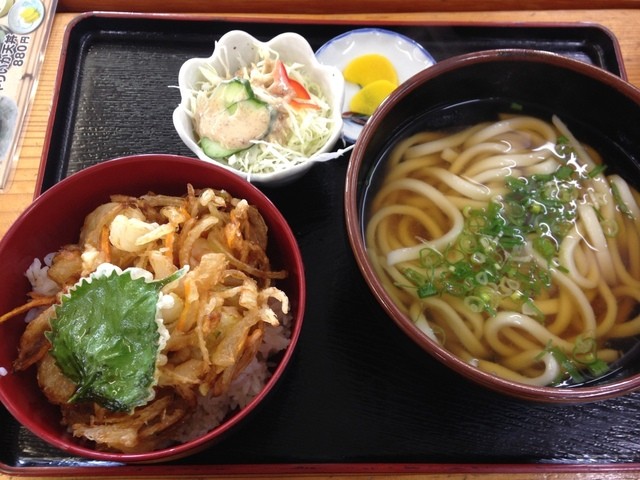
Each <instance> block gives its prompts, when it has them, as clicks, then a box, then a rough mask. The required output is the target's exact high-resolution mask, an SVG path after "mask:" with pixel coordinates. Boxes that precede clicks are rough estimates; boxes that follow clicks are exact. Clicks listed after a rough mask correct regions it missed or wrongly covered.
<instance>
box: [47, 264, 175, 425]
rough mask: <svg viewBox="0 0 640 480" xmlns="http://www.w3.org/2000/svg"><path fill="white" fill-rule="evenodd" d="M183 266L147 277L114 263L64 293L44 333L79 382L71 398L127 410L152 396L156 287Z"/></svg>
mask: <svg viewBox="0 0 640 480" xmlns="http://www.w3.org/2000/svg"><path fill="white" fill-rule="evenodd" d="M185 271H186V268H183V269H181V270H178V271H177V272H175V273H174V274H172V275H170V276H168V277H166V278H164V279H162V280H157V281H150V282H149V281H147V280H145V278H143V277H139V278H135V279H134V278H132V275H131V270H129V269H127V270H124V271H121V270H120V269H117V270H113V271H112V272H111V273H109V274H106V275H92V276H91V277H90V278H89V279H88V280H87V279H83V280H81V281H80V282H79V283H78V284H76V286H75V287H74V288H73V289H71V290H70V291H69V294H68V295H65V296H63V297H62V301H61V303H60V305H58V306H57V307H56V316H55V319H53V320H52V321H51V332H49V334H48V335H47V338H48V339H49V341H50V342H51V345H52V349H51V354H52V355H53V357H54V358H55V359H56V362H57V364H58V366H59V367H60V369H61V370H62V372H63V373H64V374H65V375H66V376H67V377H68V378H69V379H71V380H72V381H73V382H74V383H76V385H77V390H76V392H75V393H74V395H73V396H72V397H71V399H70V400H69V403H75V402H83V401H94V402H96V403H98V404H99V405H101V406H102V407H104V408H107V409H108V410H111V411H115V412H128V411H131V410H133V409H134V408H135V407H137V406H140V405H144V404H146V403H147V402H148V401H149V400H150V399H151V398H153V386H154V384H155V381H156V380H155V369H156V359H157V356H158V353H159V350H160V331H159V324H158V321H157V320H156V308H157V302H158V299H159V295H160V290H161V289H162V287H163V286H165V285H167V284H168V283H170V282H172V281H174V280H176V279H178V278H180V277H181V276H182V275H183V274H184V273H185Z"/></svg>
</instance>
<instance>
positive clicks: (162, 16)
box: [33, 11, 627, 199]
mask: <svg viewBox="0 0 640 480" xmlns="http://www.w3.org/2000/svg"><path fill="white" fill-rule="evenodd" d="M90 18H108V19H127V20H131V19H139V20H162V21H193V22H204V21H220V22H232V21H233V22H235V23H242V22H246V23H249V24H251V23H254V24H255V23H283V22H286V23H292V24H299V25H354V26H360V27H364V26H371V25H376V26H379V27H384V26H422V27H426V28H428V27H476V28H514V27H522V28H524V27H526V28H540V29H543V28H547V29H557V30H562V29H567V28H577V29H585V30H586V29H595V30H599V31H601V32H602V33H603V34H604V35H605V36H606V37H608V38H609V40H610V41H611V44H612V46H613V50H614V56H615V59H616V63H617V65H618V68H619V70H620V73H619V76H620V78H622V79H623V80H625V81H626V80H627V73H626V69H625V66H624V60H623V57H622V51H621V48H620V43H619V41H618V38H617V37H616V35H615V34H614V33H613V31H611V30H610V29H609V28H608V27H606V26H604V25H602V24H600V23H598V22H591V21H580V22H564V21H563V22H557V23H556V22H548V21H546V22H503V21H500V22H497V21H478V22H475V21H474V22H470V21H455V22H450V21H424V20H408V19H402V20H399V19H390V18H380V19H371V18H367V19H364V18H363V19H359V18H317V17H310V16H308V15H306V16H305V15H300V16H297V15H291V16H288V17H286V18H280V17H274V16H259V15H246V14H240V15H236V14H227V15H225V14H206V13H202V14H192V13H184V14H173V13H145V12H142V13H136V12H112V11H89V12H84V13H81V14H79V15H77V16H75V17H74V18H73V19H72V20H71V21H70V22H69V23H68V24H67V26H66V28H65V32H64V36H63V39H62V48H61V53H60V60H59V63H58V70H57V72H56V79H55V83H54V94H53V98H52V101H51V112H50V114H49V120H48V122H47V128H46V134H45V139H44V147H43V150H42V155H41V157H40V165H39V167H38V173H37V177H36V183H35V189H34V193H33V198H34V199H35V198H36V197H38V196H39V195H40V194H41V193H42V191H43V190H42V188H43V186H44V180H45V173H46V163H47V158H48V157H49V151H50V146H51V139H52V135H53V127H54V121H55V118H56V113H57V108H58V105H59V97H60V85H61V83H62V79H63V73H64V66H65V63H66V59H67V49H68V47H69V43H70V39H71V35H72V33H73V30H74V28H76V27H77V26H78V25H79V24H80V23H82V22H83V21H86V20H88V19H90Z"/></svg>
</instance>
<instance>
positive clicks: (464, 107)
mask: <svg viewBox="0 0 640 480" xmlns="http://www.w3.org/2000/svg"><path fill="white" fill-rule="evenodd" d="M498 113H524V114H530V115H534V116H538V117H541V118H543V119H547V120H549V119H550V118H551V115H557V116H558V117H560V118H561V119H562V120H563V121H564V122H565V123H567V124H568V125H569V126H570V128H571V129H572V131H573V133H574V134H575V135H576V137H578V138H579V139H581V140H582V141H586V142H587V143H589V144H590V145H592V146H593V147H594V148H595V149H596V150H598V151H599V153H600V154H601V155H602V156H603V158H605V161H606V163H607V164H608V167H607V168H608V169H607V172H608V173H609V172H610V173H613V172H615V173H618V174H620V175H621V176H623V177H624V178H625V179H626V180H627V182H629V183H630V184H631V185H632V186H634V187H635V188H636V189H637V188H638V186H639V185H640V170H639V168H640V91H639V90H638V89H636V88H635V87H634V86H632V85H630V84H628V83H627V82H625V81H624V80H622V79H621V78H619V77H616V76H614V75H612V74H610V73H607V72H606V71H604V70H601V69H599V68H597V67H594V66H591V65H588V64H586V63H582V62H580V61H576V60H570V59H567V58H564V57H562V56H560V55H556V54H551V53H545V52H539V51H526V50H496V51H486V52H479V53H474V54H468V55H463V56H460V57H455V58H452V59H448V60H445V61H443V62H440V63H438V64H436V65H434V66H432V67H430V68H428V69H426V70H424V71H422V72H421V73H418V74H417V75H415V76H414V77H412V78H411V79H410V80H409V81H407V82H405V83H404V84H403V85H401V86H400V88H399V89H398V90H397V91H396V92H394V93H393V94H392V95H391V96H390V97H389V98H388V99H387V100H386V101H385V102H384V103H383V104H382V106H381V107H380V108H379V109H378V110H377V111H376V113H374V115H373V117H372V118H371V119H370V121H369V122H368V123H367V125H366V126H365V128H364V130H363V132H362V134H361V136H360V138H359V140H358V142H357V143H356V146H355V149H354V151H353V154H352V156H351V160H350V164H349V168H348V172H347V186H346V192H345V212H346V221H347V229H348V234H349V239H350V242H351V246H352V249H353V252H354V255H355V257H356V261H357V263H358V266H359V268H360V270H361V272H362V274H363V276H364V277H365V279H366V281H367V283H368V284H369V286H370V288H371V291H372V292H373V294H374V296H375V297H376V299H377V300H378V301H379V303H380V304H381V305H382V306H383V308H384V309H385V310H386V312H387V313H388V315H389V316H390V317H391V319H393V321H395V322H396V323H397V325H398V326H399V327H400V328H401V329H402V330H403V331H404V332H405V333H406V334H407V335H408V337H409V338H410V339H411V340H413V341H414V342H416V343H417V344H418V345H420V346H421V347H422V348H423V349H424V350H425V351H427V352H428V353H429V354H431V355H433V356H434V357H436V358H437V359H438V360H440V361H441V362H442V363H444V364H445V365H447V366H449V367H450V368H451V369H452V370H454V371H456V372H457V373H459V374H462V375H464V376H466V377H467V378H469V379H471V380H472V381H475V382H477V383H480V384H482V385H484V386H486V387H489V388H492V389H494V390H497V391H500V392H503V393H507V394H510V395H514V396H516V397H520V398H525V399H532V400H537V401H544V402H567V403H570V402H581V401H593V400H597V399H603V398H608V397H612V396H616V395H620V394H624V393H628V392H630V391H632V390H635V389H637V388H640V373H639V372H640V362H638V361H633V360H634V358H635V357H633V358H631V359H630V358H629V357H625V358H624V361H623V362H622V363H621V364H620V365H621V368H620V369H619V370H616V373H615V374H612V375H610V376H609V377H607V378H603V379H602V380H601V381H597V382H594V383H591V384H589V385H586V386H582V387H576V388H554V387H531V386H526V385H523V384H519V383H515V382H510V381H506V380H502V379H500V378H498V377H496V376H493V375H490V374H487V373H484V372H482V371H480V370H479V369H477V368H475V367H472V366H471V365H469V364H467V363H465V362H463V361H461V360H460V359H459V358H457V357H456V356H454V355H452V354H451V353H450V352H448V351H447V350H445V349H443V348H441V347H440V346H438V345H437V344H436V343H435V342H433V341H431V340H430V339H428V338H427V337H426V336H425V335H424V334H422V333H421V332H420V331H419V330H418V329H417V328H416V327H415V326H414V325H413V323H412V322H411V320H410V319H409V318H408V317H407V316H406V315H404V314H403V313H402V312H401V311H400V309H399V308H398V307H397V306H396V305H395V304H394V302H393V301H392V300H391V297H390V296H389V295H388V293H387V292H386V291H385V289H384V288H383V286H382V285H381V282H380V281H379V279H378V278H377V276H376V274H375V273H374V270H373V268H372V266H371V265H370V263H369V258H368V255H367V252H366V245H365V244H364V240H363V229H364V225H365V223H366V220H367V218H368V215H369V213H368V211H367V202H368V199H369V198H370V196H371V195H373V193H374V192H375V190H376V186H377V184H378V182H379V181H380V177H381V172H383V171H384V168H385V161H386V160H387V158H388V155H389V152H390V150H391V149H392V148H393V147H394V146H395V145H396V144H397V143H398V142H399V141H401V140H402V139H404V138H406V137H408V136H409V135H411V134H412V133H415V132H418V131H422V130H441V129H447V128H457V127H461V126H465V125H472V124H475V123H478V122H480V121H486V120H496V119H497V114H498ZM639 349H640V347H639V348H635V349H633V348H631V351H630V353H629V356H634V355H636V351H637V350H639Z"/></svg>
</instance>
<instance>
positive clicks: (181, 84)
mask: <svg viewBox="0 0 640 480" xmlns="http://www.w3.org/2000/svg"><path fill="white" fill-rule="evenodd" d="M240 42H242V43H244V42H250V43H253V44H255V45H259V46H263V47H268V48H272V47H273V45H281V44H284V45H287V44H288V45H295V46H296V48H295V49H294V50H296V51H297V52H296V53H297V55H298V56H304V57H305V58H306V62H305V68H306V69H309V70H310V71H313V72H318V75H321V76H323V77H325V78H326V81H327V83H328V84H329V85H330V90H331V92H332V94H333V95H331V101H330V104H331V108H332V110H331V116H330V118H331V119H332V120H333V122H334V128H333V131H332V132H331V135H330V136H329V138H328V139H327V141H326V142H325V144H324V145H323V146H322V147H321V148H320V149H319V150H318V151H317V152H316V153H314V154H313V155H311V156H310V157H308V158H307V159H306V160H305V161H303V162H301V163H298V164H296V165H293V166H291V167H288V168H286V169H284V170H280V171H277V172H271V173H248V172H244V171H242V170H238V169H236V168H234V167H232V166H230V165H226V164H225V163H223V162H221V161H219V160H218V159H215V158H211V157H209V156H207V155H206V154H205V153H204V151H203V150H202V149H201V148H200V147H199V146H198V145H197V142H195V137H194V136H193V134H192V133H191V130H192V128H191V129H189V128H187V125H189V126H191V119H190V118H189V115H188V114H187V109H186V107H187V104H188V102H189V99H190V94H189V88H188V85H187V81H188V79H187V78H186V76H187V72H188V71H190V69H192V68H194V66H199V65H205V64H212V63H215V62H217V61H218V59H219V58H220V55H222V54H223V53H224V52H223V51H222V49H221V48H220V47H221V46H224V45H225V44H227V43H229V44H231V45H233V44H235V43H240ZM292 51H293V50H292ZM178 89H179V91H180V103H179V104H178V105H177V106H176V108H175V109H174V110H173V114H172V121H173V125H174V128H175V129H176V132H177V133H178V136H179V137H180V139H181V140H182V142H183V143H184V144H185V145H186V146H187V148H189V150H191V151H192V152H193V153H194V154H195V155H196V156H197V157H198V158H199V159H200V160H201V161H204V162H208V163H213V164H214V165H218V166H220V167H221V168H224V169H225V170H228V171H230V172H232V173H234V174H236V175H238V176H240V177H242V178H244V179H246V180H248V181H250V182H255V183H257V184H265V185H266V184H273V185H280V184H285V183H286V182H287V181H290V180H295V179H296V178H298V177H300V176H302V175H303V174H304V173H306V172H307V171H308V170H309V169H310V168H311V167H312V166H313V164H314V163H315V162H316V161H324V160H329V159H330V158H328V159H325V158H324V156H327V155H329V156H333V157H335V158H337V157H338V156H340V154H337V153H336V154H335V155H330V154H329V153H328V152H331V150H332V149H333V147H334V146H335V145H336V143H337V142H338V140H339V139H340V135H341V133H342V125H343V120H342V112H341V108H342V102H343V97H344V78H343V76H342V72H340V71H339V70H338V69H337V68H336V67H334V66H331V65H325V64H323V63H320V62H319V61H318V59H317V58H316V56H315V53H314V51H313V49H312V48H311V45H310V44H309V42H308V41H307V39H306V38H305V37H303V36H302V35H300V34H299V33H296V32H283V33H280V34H278V35H276V36H274V37H272V38H271V39H269V40H267V41H264V42H263V41H261V40H259V39H257V38H256V37H254V36H253V35H251V34H249V33H248V32H246V31H244V30H238V29H235V30H230V31H228V32H226V33H225V34H224V35H222V36H221V37H220V38H219V39H218V41H216V43H215V47H214V49H213V51H212V53H211V55H209V56H208V57H192V58H189V59H187V60H186V61H185V62H184V63H183V64H182V65H181V66H180V69H179V71H178Z"/></svg>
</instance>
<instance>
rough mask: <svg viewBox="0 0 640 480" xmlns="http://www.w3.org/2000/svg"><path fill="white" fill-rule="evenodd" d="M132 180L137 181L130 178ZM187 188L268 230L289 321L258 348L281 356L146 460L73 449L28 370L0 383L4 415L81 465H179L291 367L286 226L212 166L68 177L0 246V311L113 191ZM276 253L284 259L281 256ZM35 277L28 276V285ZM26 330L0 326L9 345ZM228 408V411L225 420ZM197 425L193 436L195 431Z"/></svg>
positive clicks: (148, 162)
mask: <svg viewBox="0 0 640 480" xmlns="http://www.w3.org/2000/svg"><path fill="white" fill-rule="evenodd" d="M121 169H122V170H121ZM124 170H126V171H127V172H128V173H127V175H126V176H123V175H122V171H124ZM132 172H135V173H136V174H135V175H132ZM162 172H164V173H162ZM94 175H98V176H99V177H100V182H97V183H94V182H93V181H92V180H91V179H92V178H93V176H94ZM124 177H126V178H128V181H127V182H125V183H126V184H123V182H122V178H124ZM151 178H153V180H150V179H151ZM196 179H197V180H196ZM188 182H194V183H195V184H196V185H200V186H204V185H207V184H208V185H217V186H224V188H225V189H226V190H228V191H229V192H233V193H234V194H237V195H241V196H242V197H243V198H245V199H247V201H249V202H251V203H253V204H255V205H257V206H258V208H259V209H260V212H261V213H262V214H263V216H264V218H265V221H266V223H267V225H268V226H269V232H270V244H271V246H270V247H269V252H270V256H272V257H273V262H274V264H277V265H279V266H281V267H284V268H285V269H286V270H287V271H288V272H289V273H290V274H289V276H288V277H287V278H286V279H284V280H282V281H279V282H278V283H279V286H280V288H282V289H283V290H284V291H286V292H287V295H288V297H289V299H290V306H291V309H290V313H289V315H288V316H287V317H286V318H284V319H283V324H282V326H281V327H279V328H276V329H274V330H273V331H272V332H270V334H268V335H265V336H264V341H263V343H262V346H261V348H263V351H264V349H271V348H272V346H273V348H277V349H280V353H279V354H278V355H277V356H275V357H274V356H271V360H270V361H269V363H268V364H267V362H264V361H258V362H255V363H252V364H251V365H250V366H249V367H247V369H246V370H245V371H244V372H243V375H242V376H239V377H238V378H237V379H236V381H234V382H233V385H232V386H230V388H229V390H228V392H227V395H226V396H225V397H223V398H221V399H220V398H219V399H217V400H216V401H215V402H209V401H207V400H206V397H204V398H203V399H201V401H200V402H199V405H198V408H199V409H200V411H201V412H202V415H205V416H206V417H207V421H206V422H197V421H194V422H193V423H192V424H185V426H183V428H182V429H181V430H176V431H175V439H176V440H179V441H181V442H184V443H179V444H173V445H169V446H167V445H165V446H164V447H163V448H161V449H159V450H155V451H151V452H133V453H118V452H112V451H101V450H97V449H95V447H94V446H92V445H91V444H88V443H84V442H79V441H78V440H77V439H74V438H72V437H71V436H70V434H69V433H68V432H67V431H66V429H65V428H64V427H63V426H61V425H60V424H59V420H60V412H59V411H56V410H57V408H56V407H55V406H54V405H51V404H49V402H47V401H46V399H45V398H44V396H43V395H42V392H40V391H39V390H40V389H39V387H38V385H37V383H36V382H35V381H34V380H35V375H34V374H33V373H34V371H33V370H27V371H25V372H23V373H18V374H14V373H9V374H8V375H5V376H4V377H3V378H2V379H1V381H0V399H2V402H3V403H4V405H5V406H6V408H7V409H8V410H9V412H10V413H11V414H12V415H13V416H14V417H15V418H16V419H17V420H18V421H20V422H21V423H22V424H23V425H24V426H25V427H26V428H28V429H29V430H31V431H32V432H33V433H34V434H36V435H37V436H39V437H41V438H42V439H43V440H45V441H47V442H48V443H50V444H52V445H53V446H55V447H57V448H61V449H63V450H65V451H68V452H71V453H73V454H77V455H80V456H84V457H89V458H94V459H99V460H108V461H116V462H127V463H135V462H154V461H159V460H167V459H170V458H179V457H182V456H185V455H188V454H191V453H193V452H196V451H198V450H202V449H203V448H206V447H207V446H209V445H211V444H212V443H215V442H216V441H219V439H220V438H222V437H223V436H224V435H226V434H227V433H229V431H230V430H232V428H233V427H234V426H235V425H237V424H238V423H240V422H242V421H243V420H244V419H245V418H246V417H248V416H249V415H250V413H251V412H252V411H253V410H254V409H255V408H256V407H257V405H258V404H259V403H261V402H262V401H263V400H264V399H265V397H266V396H267V394H268V393H269V392H270V391H271V390H272V389H273V387H274V386H275V384H276V383H277V381H278V379H279V378H280V377H281V376H282V374H283V372H284V369H285V367H286V365H287V364H288V362H289V360H290V359H291V356H292V354H293V350H294V348H295V345H296V343H297V339H298V336H299V332H300V327H301V320H302V315H303V311H304V275H303V273H302V272H303V270H302V262H301V258H300V254H299V251H298V248H297V245H296V242H295V239H294V237H293V235H292V233H291V231H290V230H289V229H288V227H287V226H286V221H285V220H284V219H283V218H282V217H281V215H280V214H279V212H278V211H277V210H276V209H275V207H274V206H273V204H271V203H270V202H269V201H268V200H267V199H266V197H264V196H263V195H262V194H261V193H260V192H259V191H258V190H257V189H255V188H254V187H253V186H251V185H249V184H247V183H246V182H245V181H244V180H242V179H240V178H239V177H237V176H235V175H231V174H230V173H228V172H226V171H224V170H222V169H219V168H217V167H215V166H212V165H208V164H204V163H203V162H200V161H198V160H195V159H188V158H184V157H176V156H171V155H142V156H134V157H125V158H122V159H116V160H113V161H109V162H104V163H101V164H99V165H96V166H95V167H91V168H88V169H85V170H82V171H81V172H78V173H77V174H74V175H72V176H71V177H69V178H68V179H66V180H64V181H62V182H60V183H58V184H57V185H55V186H54V187H52V188H51V189H49V190H48V191H47V192H45V193H44V194H43V195H41V196H40V197H38V199H36V201H35V202H34V203H33V205H32V206H30V207H29V208H28V209H27V210H26V211H25V212H24V213H23V215H21V216H20V217H19V219H18V220H17V221H16V222H15V223H14V225H13V226H12V227H11V228H10V230H9V231H8V232H7V234H6V235H5V237H3V239H2V242H1V243H0V258H2V261H3V264H4V265H5V268H6V271H7V272H8V275H7V282H6V285H5V290H4V291H5V292H7V294H6V295H1V296H0V309H1V310H2V312H3V313H4V312H7V311H10V310H12V309H13V308H15V307H17V306H18V305H20V303H21V301H22V300H21V298H24V297H23V295H24V294H26V293H27V291H28V290H29V289H30V284H29V281H28V280H27V278H26V277H25V276H24V273H25V272H26V271H27V269H28V268H29V265H31V264H32V262H33V259H34V258H39V259H42V258H43V256H44V255H46V253H47V252H52V251H55V250H57V248H58V247H59V246H60V245H65V244H69V243H73V242H74V234H75V235H77V232H78V231H79V229H80V227H81V225H82V219H83V218H84V216H85V215H86V213H87V212H88V211H90V210H91V208H95V207H96V206H98V205H100V204H102V203H103V202H104V201H105V199H108V198H109V195H110V194H111V193H112V192H113V191H120V192H121V193H124V194H126V195H140V194H144V193H145V192H148V191H150V190H153V191H162V192H166V193H167V194H175V193H178V192H179V191H180V189H181V187H180V185H181V184H186V183H188ZM69 192H73V193H72V194H71V193H69ZM67 194H71V195H73V198H74V199H75V200H77V201H76V202H73V204H69V202H68V201H67V200H65V198H68V195H67ZM43 218H46V219H47V221H48V222H49V223H48V224H49V225H50V229H49V235H46V236H43V235H34V234H32V232H34V231H37V230H39V229H40V225H41V224H42V219H43ZM63 219H64V221H63ZM33 229H35V230H33ZM25 239H28V241H25ZM279 252H282V253H284V252H287V254H286V256H283V255H282V253H279ZM46 266H47V265H46V261H45V262H44V263H41V264H40V266H38V265H34V269H33V273H34V274H35V273H36V272H40V273H41V272H42V269H43V268H45V267H46ZM39 276H40V275H32V278H34V279H35V278H37V277H39ZM45 287H46V286H45ZM8 292H13V293H12V294H9V293H8ZM24 325H25V324H24V323H23V322H21V321H20V320H19V319H12V320H9V321H7V322H4V323H3V324H2V325H0V330H1V331H2V333H3V336H4V338H5V339H6V340H5V341H6V342H7V344H9V343H12V342H15V343H14V344H15V345H17V344H18V340H19V338H20V337H21V336H22V334H23V330H24V328H25V327H24ZM287 336H288V338H287ZM285 344H286V345H285ZM283 347H284V349H283ZM14 352H15V351H14V350H13V349H4V351H3V353H2V355H1V357H0V366H1V367H3V368H5V369H6V370H7V372H10V371H11V370H12V368H11V365H12V363H13V362H14V360H15V358H14V357H15V353H14ZM220 404H223V405H224V413H223V410H219V406H220ZM34 406H37V407H35V408H34ZM227 408H229V409H231V410H232V411H231V412H228V414H227V412H226V409H227ZM209 422H213V423H209ZM220 422H221V423H220ZM196 424H197V426H198V430H197V431H195V430H193V428H194V426H195V425H196ZM216 425H217V426H216ZM205 430H206V432H205Z"/></svg>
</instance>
